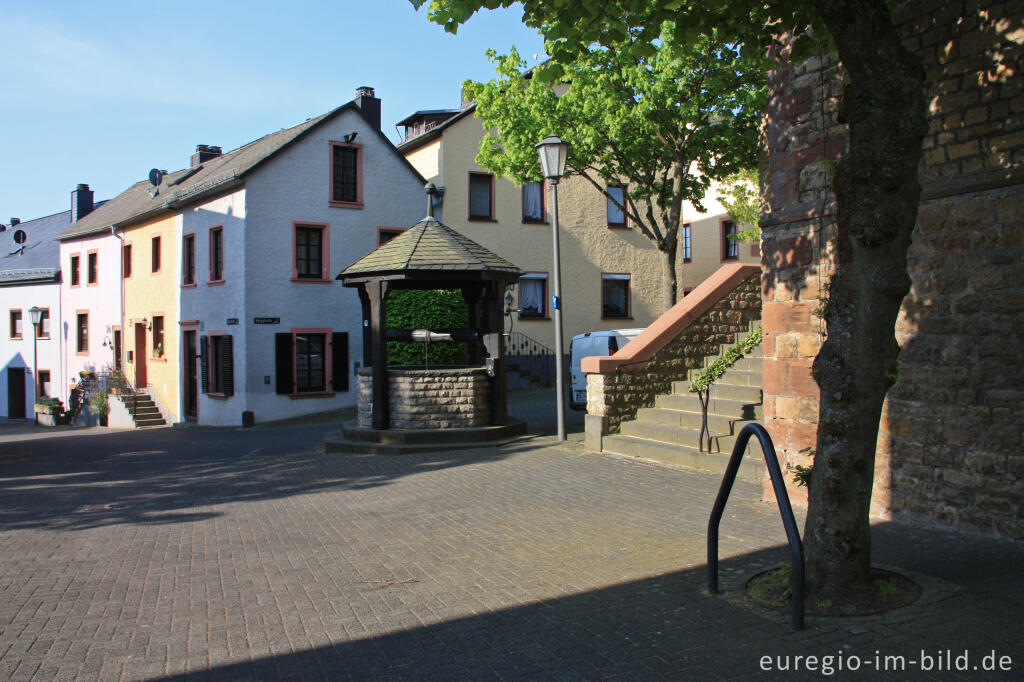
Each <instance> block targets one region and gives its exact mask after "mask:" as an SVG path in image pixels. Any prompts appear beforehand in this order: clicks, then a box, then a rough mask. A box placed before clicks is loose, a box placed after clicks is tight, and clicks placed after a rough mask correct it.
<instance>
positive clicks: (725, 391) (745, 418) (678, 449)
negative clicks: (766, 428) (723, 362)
mask: <svg viewBox="0 0 1024 682" xmlns="http://www.w3.org/2000/svg"><path fill="white" fill-rule="evenodd" d="M744 336H746V335H745V334H744ZM726 348H728V346H722V347H721V351H722V352H724V351H725V349H726ZM717 357H718V356H717V355H715V356H709V357H706V358H704V362H703V365H702V367H707V366H708V364H710V363H711V362H713V361H714V360H715V359H716V358H717ZM762 359H763V353H762V350H761V346H758V347H757V348H755V349H754V350H753V351H752V352H751V353H750V354H748V355H746V356H744V357H743V358H741V359H740V360H738V361H737V362H736V363H735V364H734V365H733V366H732V367H730V368H729V369H728V370H727V371H726V372H725V374H723V375H722V376H721V377H720V378H719V379H718V381H716V382H715V383H714V384H712V386H711V393H710V398H709V403H708V429H709V430H710V431H711V452H707V451H706V450H707V448H705V452H701V451H700V448H699V447H698V438H699V436H700V425H701V408H700V400H699V399H698V398H697V394H696V393H690V390H689V388H690V382H689V380H687V381H674V382H672V393H671V394H668V395H659V396H658V397H657V398H656V399H655V403H654V407H644V408H640V410H639V411H638V412H637V415H636V419H635V420H633V421H628V422H623V423H622V424H621V426H620V429H619V433H618V434H615V435H610V436H605V438H604V442H603V444H602V450H603V451H604V452H611V453H615V454H619V455H627V456H631V457H639V458H642V459H650V460H654V461H657V462H664V463H666V464H674V465H677V466H683V467H687V468H691V469H698V470H701V471H708V472H713V473H723V472H724V471H725V468H726V465H727V464H728V462H729V456H730V455H731V454H732V448H733V446H734V445H735V443H736V438H737V436H738V434H739V432H740V430H741V429H742V428H743V427H744V426H746V425H747V424H749V423H751V422H755V421H757V422H760V421H763V419H764V414H763V412H762V382H761V362H762ZM700 371H701V370H691V378H692V376H694V375H696V374H698V373H699V372H700ZM762 467H763V455H762V454H761V446H760V444H759V443H758V442H757V439H756V438H752V439H751V440H750V443H749V444H748V445H747V449H746V452H745V453H744V458H743V462H742V463H741V464H740V469H739V473H738V476H739V478H742V479H745V480H749V481H753V482H759V481H760V480H761V475H762V473H761V472H762Z"/></svg>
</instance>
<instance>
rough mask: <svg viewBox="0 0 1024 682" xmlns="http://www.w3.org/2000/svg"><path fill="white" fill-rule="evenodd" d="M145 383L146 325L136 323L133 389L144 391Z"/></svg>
mask: <svg viewBox="0 0 1024 682" xmlns="http://www.w3.org/2000/svg"><path fill="white" fill-rule="evenodd" d="M146 383H147V377H146V325H145V323H142V322H138V323H136V324H135V389H136V390H137V391H141V390H144V389H145V388H146Z"/></svg>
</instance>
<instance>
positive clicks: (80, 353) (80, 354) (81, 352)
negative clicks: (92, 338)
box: [75, 350, 89, 358]
mask: <svg viewBox="0 0 1024 682" xmlns="http://www.w3.org/2000/svg"><path fill="white" fill-rule="evenodd" d="M75 355H77V356H78V357H80V358H87V357H89V351H87V350H76V351H75Z"/></svg>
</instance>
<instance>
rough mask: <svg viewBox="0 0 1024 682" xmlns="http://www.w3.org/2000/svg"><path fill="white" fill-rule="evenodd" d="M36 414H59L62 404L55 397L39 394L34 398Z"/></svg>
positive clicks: (62, 409) (62, 408)
mask: <svg viewBox="0 0 1024 682" xmlns="http://www.w3.org/2000/svg"><path fill="white" fill-rule="evenodd" d="M35 410H36V414H60V413H61V412H63V411H64V404H63V403H62V402H61V401H60V400H58V399H57V398H49V397H47V396H40V397H39V398H36V404H35Z"/></svg>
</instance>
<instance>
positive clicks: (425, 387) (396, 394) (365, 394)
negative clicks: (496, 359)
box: [358, 367, 490, 429]
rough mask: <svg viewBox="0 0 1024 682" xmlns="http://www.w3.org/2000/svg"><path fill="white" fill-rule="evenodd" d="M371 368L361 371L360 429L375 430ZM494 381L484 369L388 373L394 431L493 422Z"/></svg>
mask: <svg viewBox="0 0 1024 682" xmlns="http://www.w3.org/2000/svg"><path fill="white" fill-rule="evenodd" d="M371 371H372V370H371V368H363V369H360V370H359V378H358V383H359V410H358V418H359V426H360V427H363V428H372V427H373V412H372V403H373V377H372V376H371ZM489 399H490V379H489V378H488V376H487V370H486V369H484V368H482V367H470V368H440V367H438V368H431V369H399V368H389V369H388V407H389V409H390V411H391V428H393V429H451V428H468V427H475V426H486V425H487V424H488V423H489V422H490V402H489Z"/></svg>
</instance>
